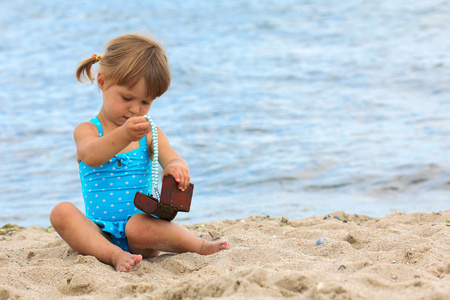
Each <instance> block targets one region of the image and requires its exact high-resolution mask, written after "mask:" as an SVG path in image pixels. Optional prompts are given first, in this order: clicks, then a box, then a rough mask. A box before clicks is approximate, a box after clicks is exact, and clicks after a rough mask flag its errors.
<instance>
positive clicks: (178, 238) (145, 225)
mask: <svg viewBox="0 0 450 300" xmlns="http://www.w3.org/2000/svg"><path fill="white" fill-rule="evenodd" d="M125 232H126V235H127V239H128V245H129V246H130V249H131V251H133V253H141V254H142V255H144V257H148V256H154V253H155V251H165V252H177V253H183V252H194V253H198V254H202V255H208V254H213V253H216V252H219V251H221V250H226V249H228V248H229V246H230V244H229V243H228V242H226V241H217V242H208V241H206V240H204V239H201V238H199V237H197V236H195V235H194V234H192V233H191V232H189V231H188V230H187V229H185V228H183V227H181V226H179V225H177V224H175V223H172V222H167V221H165V220H161V219H157V218H154V217H151V216H149V215H146V214H136V215H134V216H133V217H131V218H130V220H129V221H128V223H127V226H126V228H125Z"/></svg>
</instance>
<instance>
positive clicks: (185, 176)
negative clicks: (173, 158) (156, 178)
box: [162, 164, 191, 191]
mask: <svg viewBox="0 0 450 300" xmlns="http://www.w3.org/2000/svg"><path fill="white" fill-rule="evenodd" d="M166 175H172V176H173V178H175V181H176V182H177V183H178V188H179V189H180V190H182V191H184V190H185V189H186V188H187V187H188V186H189V183H190V182H191V175H190V174H189V170H188V169H187V168H186V166H184V165H182V164H171V165H169V166H167V167H166V168H165V170H164V172H163V175H162V177H163V178H164V176H166Z"/></svg>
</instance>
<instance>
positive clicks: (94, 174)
mask: <svg viewBox="0 0 450 300" xmlns="http://www.w3.org/2000/svg"><path fill="white" fill-rule="evenodd" d="M91 122H92V123H94V124H95V125H96V126H97V128H98V132H99V137H101V136H103V128H102V124H101V123H100V121H99V119H98V118H97V117H94V118H92V119H91ZM139 144H140V146H139V148H138V149H136V150H132V151H130V152H126V153H118V154H117V155H115V156H114V157H113V158H111V159H110V160H109V161H108V162H106V163H105V164H103V165H101V166H98V167H90V166H88V165H86V164H85V163H84V162H83V161H81V162H80V164H79V169H80V179H81V188H82V192H83V199H84V205H85V210H86V217H88V218H89V219H90V220H92V221H93V222H94V223H95V224H97V225H98V226H99V227H100V228H101V229H102V230H103V231H105V232H107V233H109V235H110V237H111V239H112V242H113V243H114V244H115V245H117V246H119V247H120V248H122V249H123V250H125V251H128V252H130V249H129V247H128V243H127V240H126V235H125V226H126V224H127V222H128V219H129V218H131V217H132V216H133V215H134V214H136V213H139V212H141V211H140V210H138V209H137V208H136V207H135V206H134V195H135V194H136V192H141V193H144V194H149V193H150V191H151V188H152V183H151V164H152V161H151V159H150V156H149V153H148V149H147V138H146V137H143V138H142V139H141V140H140V141H139Z"/></svg>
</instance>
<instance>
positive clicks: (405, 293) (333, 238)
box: [0, 211, 450, 299]
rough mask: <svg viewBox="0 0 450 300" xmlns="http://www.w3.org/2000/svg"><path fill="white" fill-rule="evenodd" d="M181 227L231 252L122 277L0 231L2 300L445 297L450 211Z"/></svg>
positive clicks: (165, 261) (152, 263)
mask: <svg viewBox="0 0 450 300" xmlns="http://www.w3.org/2000/svg"><path fill="white" fill-rule="evenodd" d="M334 216H338V217H339V219H337V218H336V217H334ZM447 220H448V222H447ZM186 227H187V228H188V229H189V230H191V231H192V232H194V233H195V234H197V235H198V236H203V237H204V238H206V239H209V240H211V239H225V240H228V241H229V242H230V244H231V248H230V250H228V251H222V252H219V253H216V254H213V255H210V256H200V255H197V254H192V253H184V254H170V253H163V254H162V255H160V256H159V257H157V258H153V259H146V260H144V261H143V262H142V263H141V264H140V265H139V266H138V268H136V269H135V270H133V271H132V272H130V273H121V272H116V271H115V270H114V269H113V268H112V267H110V266H108V265H105V264H103V263H101V262H99V261H98V260H97V259H95V258H94V257H91V256H84V255H80V254H79V253H77V252H75V251H73V250H72V249H70V247H69V246H68V245H67V244H66V243H65V242H64V241H63V240H62V239H61V238H60V237H59V236H58V234H57V233H56V232H55V231H54V230H53V229H52V228H48V229H44V228H40V227H30V228H22V229H18V230H16V229H17V228H14V227H13V228H9V229H8V228H4V229H3V230H1V231H0V299H64V298H70V299H122V298H133V299H211V298H223V299H279V298H288V297H292V299H450V211H445V212H439V213H413V214H405V213H401V212H396V213H393V214H391V215H388V216H386V217H383V218H380V219H376V218H370V217H366V216H357V215H347V214H345V213H343V212H335V213H331V214H330V216H329V217H324V216H315V217H310V218H306V219H301V220H288V219H286V218H271V217H264V216H252V217H248V218H246V219H237V220H224V221H214V222H210V223H202V224H195V225H189V226H186ZM319 237H321V238H322V240H323V243H322V244H319V245H316V242H317V240H318V238H319Z"/></svg>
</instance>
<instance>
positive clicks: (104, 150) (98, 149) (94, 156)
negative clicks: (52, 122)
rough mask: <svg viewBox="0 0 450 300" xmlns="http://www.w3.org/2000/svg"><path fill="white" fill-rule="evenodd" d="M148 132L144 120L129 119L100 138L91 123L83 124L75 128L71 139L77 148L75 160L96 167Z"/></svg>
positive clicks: (138, 118) (147, 125) (146, 123)
mask: <svg viewBox="0 0 450 300" xmlns="http://www.w3.org/2000/svg"><path fill="white" fill-rule="evenodd" d="M149 130H150V126H149V124H148V122H147V120H146V119H144V118H141V117H135V118H130V119H128V120H127V121H126V123H125V124H124V125H123V126H120V127H118V128H116V129H114V130H112V131H111V132H109V133H107V134H105V135H104V136H102V137H99V136H98V129H97V127H96V126H95V125H94V124H92V123H91V122H84V123H81V124H79V125H78V126H77V127H75V130H74V132H73V137H74V139H75V144H76V146H77V160H78V162H80V161H83V162H84V163H85V164H87V165H88V166H91V167H98V166H100V165H102V164H104V163H106V162H107V161H109V160H110V159H111V158H112V157H114V155H116V154H117V153H119V152H120V151H122V150H123V149H124V148H125V147H127V146H128V145H129V144H130V143H131V142H132V141H138V140H140V139H141V138H142V137H143V136H145V135H146V134H147V133H148V132H149Z"/></svg>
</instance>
